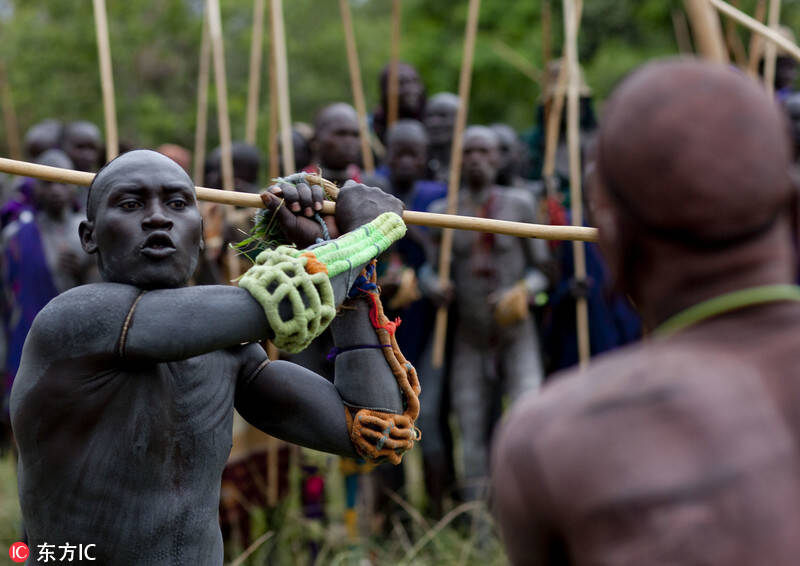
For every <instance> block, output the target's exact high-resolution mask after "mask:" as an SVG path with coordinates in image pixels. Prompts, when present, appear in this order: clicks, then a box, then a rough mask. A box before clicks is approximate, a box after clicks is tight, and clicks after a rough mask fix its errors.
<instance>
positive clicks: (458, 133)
mask: <svg viewBox="0 0 800 566" xmlns="http://www.w3.org/2000/svg"><path fill="white" fill-rule="evenodd" d="M480 8H481V2H480V0H470V1H469V11H468V14H467V27H466V32H465V38H464V55H463V57H462V59H461V76H460V77H459V81H458V97H459V100H460V101H461V104H459V106H458V113H457V114H456V123H455V127H454V133H453V144H452V150H451V154H450V182H449V184H448V186H447V213H448V214H451V215H454V214H455V213H456V211H457V210H458V189H459V187H460V185H461V158H462V148H463V145H464V140H463V137H464V127H465V126H466V123H467V112H468V109H469V92H470V86H471V81H472V56H473V54H474V52H475V36H476V34H477V31H478V15H479V14H480ZM452 252H453V232H452V231H450V230H445V231H444V232H443V233H442V242H441V245H440V247H439V282H440V283H441V284H442V285H447V284H449V282H450V262H451V259H452ZM446 338H447V308H445V307H441V308H440V309H439V310H438V311H437V312H436V327H435V331H434V343H433V367H435V368H440V367H442V365H443V364H444V347H445V339H446Z"/></svg>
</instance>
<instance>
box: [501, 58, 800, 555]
mask: <svg viewBox="0 0 800 566" xmlns="http://www.w3.org/2000/svg"><path fill="white" fill-rule="evenodd" d="M785 125H786V124H785V121H784V118H783V117H782V115H781V114H780V112H779V110H778V109H777V106H776V105H775V104H774V103H773V102H772V101H771V100H770V99H769V98H768V97H767V96H766V95H765V94H764V92H763V91H762V90H761V89H760V87H759V86H758V85H756V84H754V83H752V82H750V81H749V79H746V78H744V77H743V76H741V75H739V74H737V73H736V72H734V71H731V70H729V69H725V68H724V67H722V66H715V65H710V64H703V63H699V62H695V61H692V60H679V61H666V62H660V63H655V64H651V65H648V66H646V67H645V68H643V69H642V70H640V71H638V72H637V73H634V74H633V75H632V76H631V77H630V78H629V79H627V80H626V81H625V82H623V84H622V85H621V86H620V87H619V89H618V90H617V92H616V93H615V95H614V96H613V97H612V99H611V101H610V102H609V104H608V107H607V109H606V115H605V117H604V123H603V124H602V125H601V129H600V135H599V141H598V149H597V168H596V171H597V172H596V177H595V178H593V179H592V183H591V185H590V186H591V189H592V193H591V194H590V196H591V197H592V199H591V200H592V204H593V209H594V218H595V222H596V223H597V225H598V228H599V234H600V245H601V249H602V250H603V253H604V254H605V256H606V259H607V260H608V261H609V264H610V268H611V271H612V273H613V274H614V275H615V276H616V278H617V281H618V284H619V285H620V286H621V288H622V290H623V291H624V292H626V293H628V294H629V295H630V296H631V298H632V299H633V301H634V303H635V304H636V305H637V306H638V307H639V310H640V313H641V315H642V319H643V321H644V324H645V326H646V327H647V328H649V329H650V330H651V331H653V336H651V338H649V339H647V340H646V341H645V342H644V343H642V344H637V345H632V346H629V347H627V348H626V349H624V350H621V351H619V352H618V353H613V354H610V355H608V356H603V357H601V358H599V359H597V360H596V361H595V362H594V363H593V364H591V365H590V367H589V368H588V369H587V370H585V371H583V372H580V371H573V372H569V373H566V374H564V376H563V377H561V378H559V379H556V380H555V382H554V383H553V384H552V385H551V386H550V387H547V388H545V390H544V391H543V392H542V394H541V395H540V396H538V397H536V396H530V397H528V398H526V399H524V400H523V401H522V402H521V403H519V405H517V406H516V407H515V408H514V409H513V410H512V412H511V415H510V416H509V418H508V421H507V422H506V423H505V425H504V426H503V428H502V431H501V432H500V434H498V438H497V442H496V446H495V451H494V458H493V462H492V467H493V472H492V476H493V477H492V486H493V494H494V498H495V500H494V508H495V513H496V516H497V519H498V525H499V528H500V530H501V533H502V535H503V537H504V540H505V542H506V545H507V547H508V553H509V557H510V559H511V561H512V563H513V564H515V566H519V565H527V564H575V565H588V564H593V565H594V564H597V565H600V564H602V565H624V566H627V565H631V566H633V565H641V564H647V565H662V564H664V565H666V564H704V565H715V566H716V565H719V566H723V565H724V566H755V565H761V564H770V565H773V564H775V565H786V566H788V565H790V564H796V563H797V557H798V556H800V537H798V536H797V535H798V533H800V450H798V448H799V447H800V380H798V377H799V376H800V373H798V368H799V367H800V349H798V332H799V331H800V287H797V286H795V285H793V283H794V282H795V281H796V272H795V266H796V250H795V247H794V244H793V241H792V240H793V235H794V234H796V229H797V228H796V225H794V220H795V219H794V217H793V214H792V211H793V206H796V203H797V200H796V199H797V193H796V189H795V188H794V187H793V186H792V182H791V180H790V175H789V171H790V163H791V152H790V151H789V144H788V139H787V137H786V132H787V131H788V130H786V129H784V128H785Z"/></svg>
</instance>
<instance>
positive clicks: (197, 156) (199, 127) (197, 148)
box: [193, 10, 211, 185]
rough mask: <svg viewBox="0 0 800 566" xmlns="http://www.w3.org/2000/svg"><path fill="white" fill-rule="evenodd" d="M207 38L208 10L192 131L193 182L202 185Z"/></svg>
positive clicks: (205, 19)
mask: <svg viewBox="0 0 800 566" xmlns="http://www.w3.org/2000/svg"><path fill="white" fill-rule="evenodd" d="M209 43H210V40H209V37H208V10H205V11H204V12H203V38H202V40H201V41H200V65H199V69H198V73H197V124H196V125H195V130H194V175H193V177H194V182H195V183H197V184H198V185H202V184H203V182H204V180H205V179H203V174H204V172H205V161H206V136H207V133H208V78H209V75H210V68H209V67H210V66H211V65H210V64H211V46H210V45H209Z"/></svg>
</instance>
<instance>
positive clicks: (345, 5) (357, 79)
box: [339, 0, 375, 174]
mask: <svg viewBox="0 0 800 566" xmlns="http://www.w3.org/2000/svg"><path fill="white" fill-rule="evenodd" d="M339 10H340V11H341V14H342V26H343V27H344V39H345V44H346V45H347V66H348V68H349V69H350V86H351V88H352V89H353V102H354V103H355V107H356V112H357V113H358V130H359V138H360V139H361V159H362V160H363V162H364V171H365V172H366V173H367V174H372V173H373V172H374V171H375V162H374V160H373V159H372V149H371V148H370V145H369V127H368V125H367V105H366V103H365V102H364V84H363V83H362V82H361V68H360V65H359V63H358V49H357V48H356V36H355V33H354V32H353V17H352V14H351V13H350V3H349V2H348V0H339Z"/></svg>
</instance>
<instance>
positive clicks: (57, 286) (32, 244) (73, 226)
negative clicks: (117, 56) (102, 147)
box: [2, 149, 98, 418]
mask: <svg viewBox="0 0 800 566" xmlns="http://www.w3.org/2000/svg"><path fill="white" fill-rule="evenodd" d="M36 163H38V164H41V165H48V166H51V167H61V168H65V169H72V166H73V164H72V162H71V161H70V159H69V157H67V155H66V154H65V153H64V152H62V151H60V150H58V149H49V150H47V151H45V152H44V153H42V154H41V155H39V157H38V159H36ZM32 189H33V192H32V198H33V201H32V205H33V207H32V208H31V209H26V210H23V211H22V212H21V214H20V215H19V218H18V219H17V220H15V221H13V222H12V223H11V224H9V225H8V226H6V227H5V229H4V230H3V233H2V252H3V255H2V257H3V263H2V289H3V295H2V296H3V329H4V333H5V338H6V344H5V350H6V359H5V372H4V373H5V380H4V381H5V389H4V396H3V398H4V405H3V415H4V418H7V415H8V406H7V403H6V402H7V394H8V392H9V391H10V387H11V383H12V382H13V380H14V376H15V375H16V373H17V369H18V368H19V363H20V358H21V356H22V345H23V344H24V342H25V337H26V336H27V335H28V331H29V330H30V328H31V324H33V319H34V317H35V316H36V315H37V314H38V312H39V311H40V310H41V309H42V308H44V306H45V305H46V304H47V303H48V302H49V301H50V300H51V299H52V298H53V297H55V296H56V295H58V294H59V293H63V292H64V291H66V290H67V289H71V288H72V287H76V286H78V285H83V284H84V283H88V282H90V281H95V280H97V279H98V277H97V267H96V264H95V261H94V258H92V257H91V256H89V255H88V254H87V253H86V252H84V251H83V248H82V247H81V243H80V238H79V237H78V226H79V225H80V222H81V220H83V218H84V216H83V215H82V214H78V213H76V212H75V211H74V208H73V203H74V193H75V187H74V186H72V185H66V184H63V183H53V182H50V181H42V180H40V179H34V180H33V182H32Z"/></svg>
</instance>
